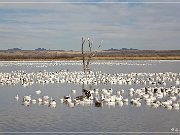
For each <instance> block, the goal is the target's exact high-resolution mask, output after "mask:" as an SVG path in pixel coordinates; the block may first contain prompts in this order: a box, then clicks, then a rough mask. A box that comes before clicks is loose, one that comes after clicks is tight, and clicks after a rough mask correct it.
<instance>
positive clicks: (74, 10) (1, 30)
mask: <svg viewBox="0 0 180 135" xmlns="http://www.w3.org/2000/svg"><path fill="white" fill-rule="evenodd" d="M16 2H19V3H16ZM75 2H77V3H75ZM133 2H137V3H133ZM148 2H149V3H148ZM153 2H154V3H153ZM158 2H159V3H158ZM82 37H84V38H85V39H87V38H88V37H89V38H90V39H91V40H92V41H93V49H96V48H97V46H98V45H99V44H100V43H101V41H102V40H103V42H102V47H101V49H102V50H106V49H110V48H114V49H121V48H135V49H140V50H180V1H178V0H174V1H173V2H172V0H169V1H168V0H156V1H152V0H144V1H143V0H137V1H135V0H124V1H123V0H119V1H118V0H116V1H113V0H109V1H108V0H98V1H96V0H91V1H90V0H89V1H88V0H83V1H80V0H79V1H78V0H76V1H73V0H71V1H70V0H69V1H62V0H26V1H25V2H24V1H23V0H0V50H7V49H10V48H20V49H23V50H34V49H36V48H45V49H50V50H76V51H78V50H80V49H81V38H82ZM86 41H87V40H86Z"/></svg>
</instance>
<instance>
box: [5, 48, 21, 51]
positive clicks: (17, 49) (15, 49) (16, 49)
mask: <svg viewBox="0 0 180 135" xmlns="http://www.w3.org/2000/svg"><path fill="white" fill-rule="evenodd" d="M20 50H21V49H19V48H12V49H8V51H20Z"/></svg>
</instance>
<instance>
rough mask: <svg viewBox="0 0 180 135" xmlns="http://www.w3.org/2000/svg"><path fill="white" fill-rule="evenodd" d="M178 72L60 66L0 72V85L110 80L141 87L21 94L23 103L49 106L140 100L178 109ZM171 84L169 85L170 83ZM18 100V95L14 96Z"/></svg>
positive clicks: (155, 106) (101, 82) (90, 82)
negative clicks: (56, 96) (84, 69)
mask: <svg viewBox="0 0 180 135" xmlns="http://www.w3.org/2000/svg"><path fill="white" fill-rule="evenodd" d="M179 79H180V74H179V73H172V72H164V73H127V74H125V73H121V74H118V73H117V74H107V73H101V72H100V71H98V72H90V73H89V74H85V73H84V72H81V71H75V72H69V71H66V70H61V71H59V72H47V71H40V72H36V73H35V72H32V73H27V72H25V71H16V72H12V73H0V83H1V85H16V84H21V85H23V86H28V85H32V84H34V83H38V84H48V83H74V84H81V85H93V86H96V85H97V86H98V85H99V84H110V85H129V86H131V85H137V84H140V85H142V86H145V87H142V88H137V89H135V88H133V87H131V88H130V89H126V90H125V89H120V90H117V89H116V90H115V89H113V88H108V89H107V88H103V89H98V88H96V89H83V90H82V95H76V96H70V95H72V94H74V95H75V94H76V91H77V90H71V94H69V95H65V96H63V97H61V98H59V99H56V100H55V99H53V98H52V97H49V96H40V97H39V98H38V99H33V98H32V97H31V95H28V96H27V95H26V96H24V97H23V98H22V101H23V104H24V105H26V106H29V105H30V104H36V103H38V104H42V105H48V106H50V107H56V105H57V103H58V101H60V102H61V103H64V104H66V105H68V106H70V107H75V106H77V105H82V106H84V105H94V106H96V107H103V106H104V105H108V106H115V105H119V106H123V105H128V104H131V105H134V106H137V107H140V106H141V105H142V104H144V105H147V106H151V107H153V108H158V107H163V108H165V109H169V110H171V109H175V110H179V105H180V98H179V97H180V80H179ZM170 84H171V85H172V84H173V85H172V86H171V85H170ZM35 93H36V94H39V95H42V93H41V90H37V91H35ZM15 98H16V99H17V100H19V96H18V95H17V96H15Z"/></svg>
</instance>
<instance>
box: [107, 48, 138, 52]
mask: <svg viewBox="0 0 180 135" xmlns="http://www.w3.org/2000/svg"><path fill="white" fill-rule="evenodd" d="M121 50H138V49H134V48H130V49H128V48H122V49H114V48H111V49H108V50H104V51H121Z"/></svg>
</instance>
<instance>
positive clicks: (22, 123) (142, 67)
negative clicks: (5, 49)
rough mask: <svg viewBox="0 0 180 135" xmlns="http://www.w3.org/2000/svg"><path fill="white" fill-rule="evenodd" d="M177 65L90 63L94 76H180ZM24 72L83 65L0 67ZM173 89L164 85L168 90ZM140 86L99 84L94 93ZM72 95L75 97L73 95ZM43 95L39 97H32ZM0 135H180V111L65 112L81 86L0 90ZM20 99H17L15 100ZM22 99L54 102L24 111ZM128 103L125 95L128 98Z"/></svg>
mask: <svg viewBox="0 0 180 135" xmlns="http://www.w3.org/2000/svg"><path fill="white" fill-rule="evenodd" d="M179 67H180V61H94V62H93V63H92V65H91V69H92V71H101V72H102V73H110V74H115V73H131V72H135V73H159V72H173V73H180V68H179ZM17 70H24V71H26V72H39V71H44V70H46V71H48V72H56V71H59V70H68V71H72V72H73V71H81V70H82V65H81V61H76V62H75V61H71V62H67V61H66V62H65V61H57V62H51V61H50V62H1V63H0V72H8V73H11V72H12V71H17ZM171 85H175V84H174V83H173V82H172V83H169V84H168V83H167V86H166V87H170V86H171ZM141 87H143V86H142V85H141V84H138V85H136V84H132V85H118V84H113V85H111V84H107V85H103V84H99V85H94V86H92V88H93V89H95V88H99V89H101V88H107V89H108V88H112V89H113V90H114V91H117V90H120V89H124V90H125V93H126V91H127V90H128V89H130V88H134V89H136V88H141ZM72 89H75V90H76V94H75V95H73V94H72V93H71V90H72ZM36 90H41V91H42V93H41V94H40V95H37V94H35V91H36ZM0 92H1V94H0V132H171V130H175V129H178V130H179V131H180V126H179V125H180V117H179V116H180V112H179V110H173V109H172V110H167V109H164V108H152V107H149V106H146V105H145V104H142V105H141V106H140V107H136V106H133V105H130V104H128V105H123V106H117V105H116V106H108V105H105V106H103V107H95V106H94V105H84V106H75V107H69V106H67V105H66V104H63V103H61V102H60V100H59V99H60V98H61V97H63V96H64V95H69V94H71V96H78V95H81V94H82V86H81V85H80V84H73V83H54V84H44V85H43V84H36V83H35V84H33V85H31V86H27V87H23V86H22V85H21V84H17V85H15V86H7V85H0ZM17 94H18V95H19V97H20V99H19V100H18V101H16V100H15V98H14V97H15V96H16V95H17ZM24 95H31V96H32V97H33V98H36V99H37V98H38V97H40V96H42V95H48V96H50V97H51V96H52V97H53V98H54V99H56V100H57V106H56V108H50V107H48V106H45V105H38V103H36V104H31V105H30V106H24V105H22V98H23V96H24ZM126 97H128V95H127V94H126Z"/></svg>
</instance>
